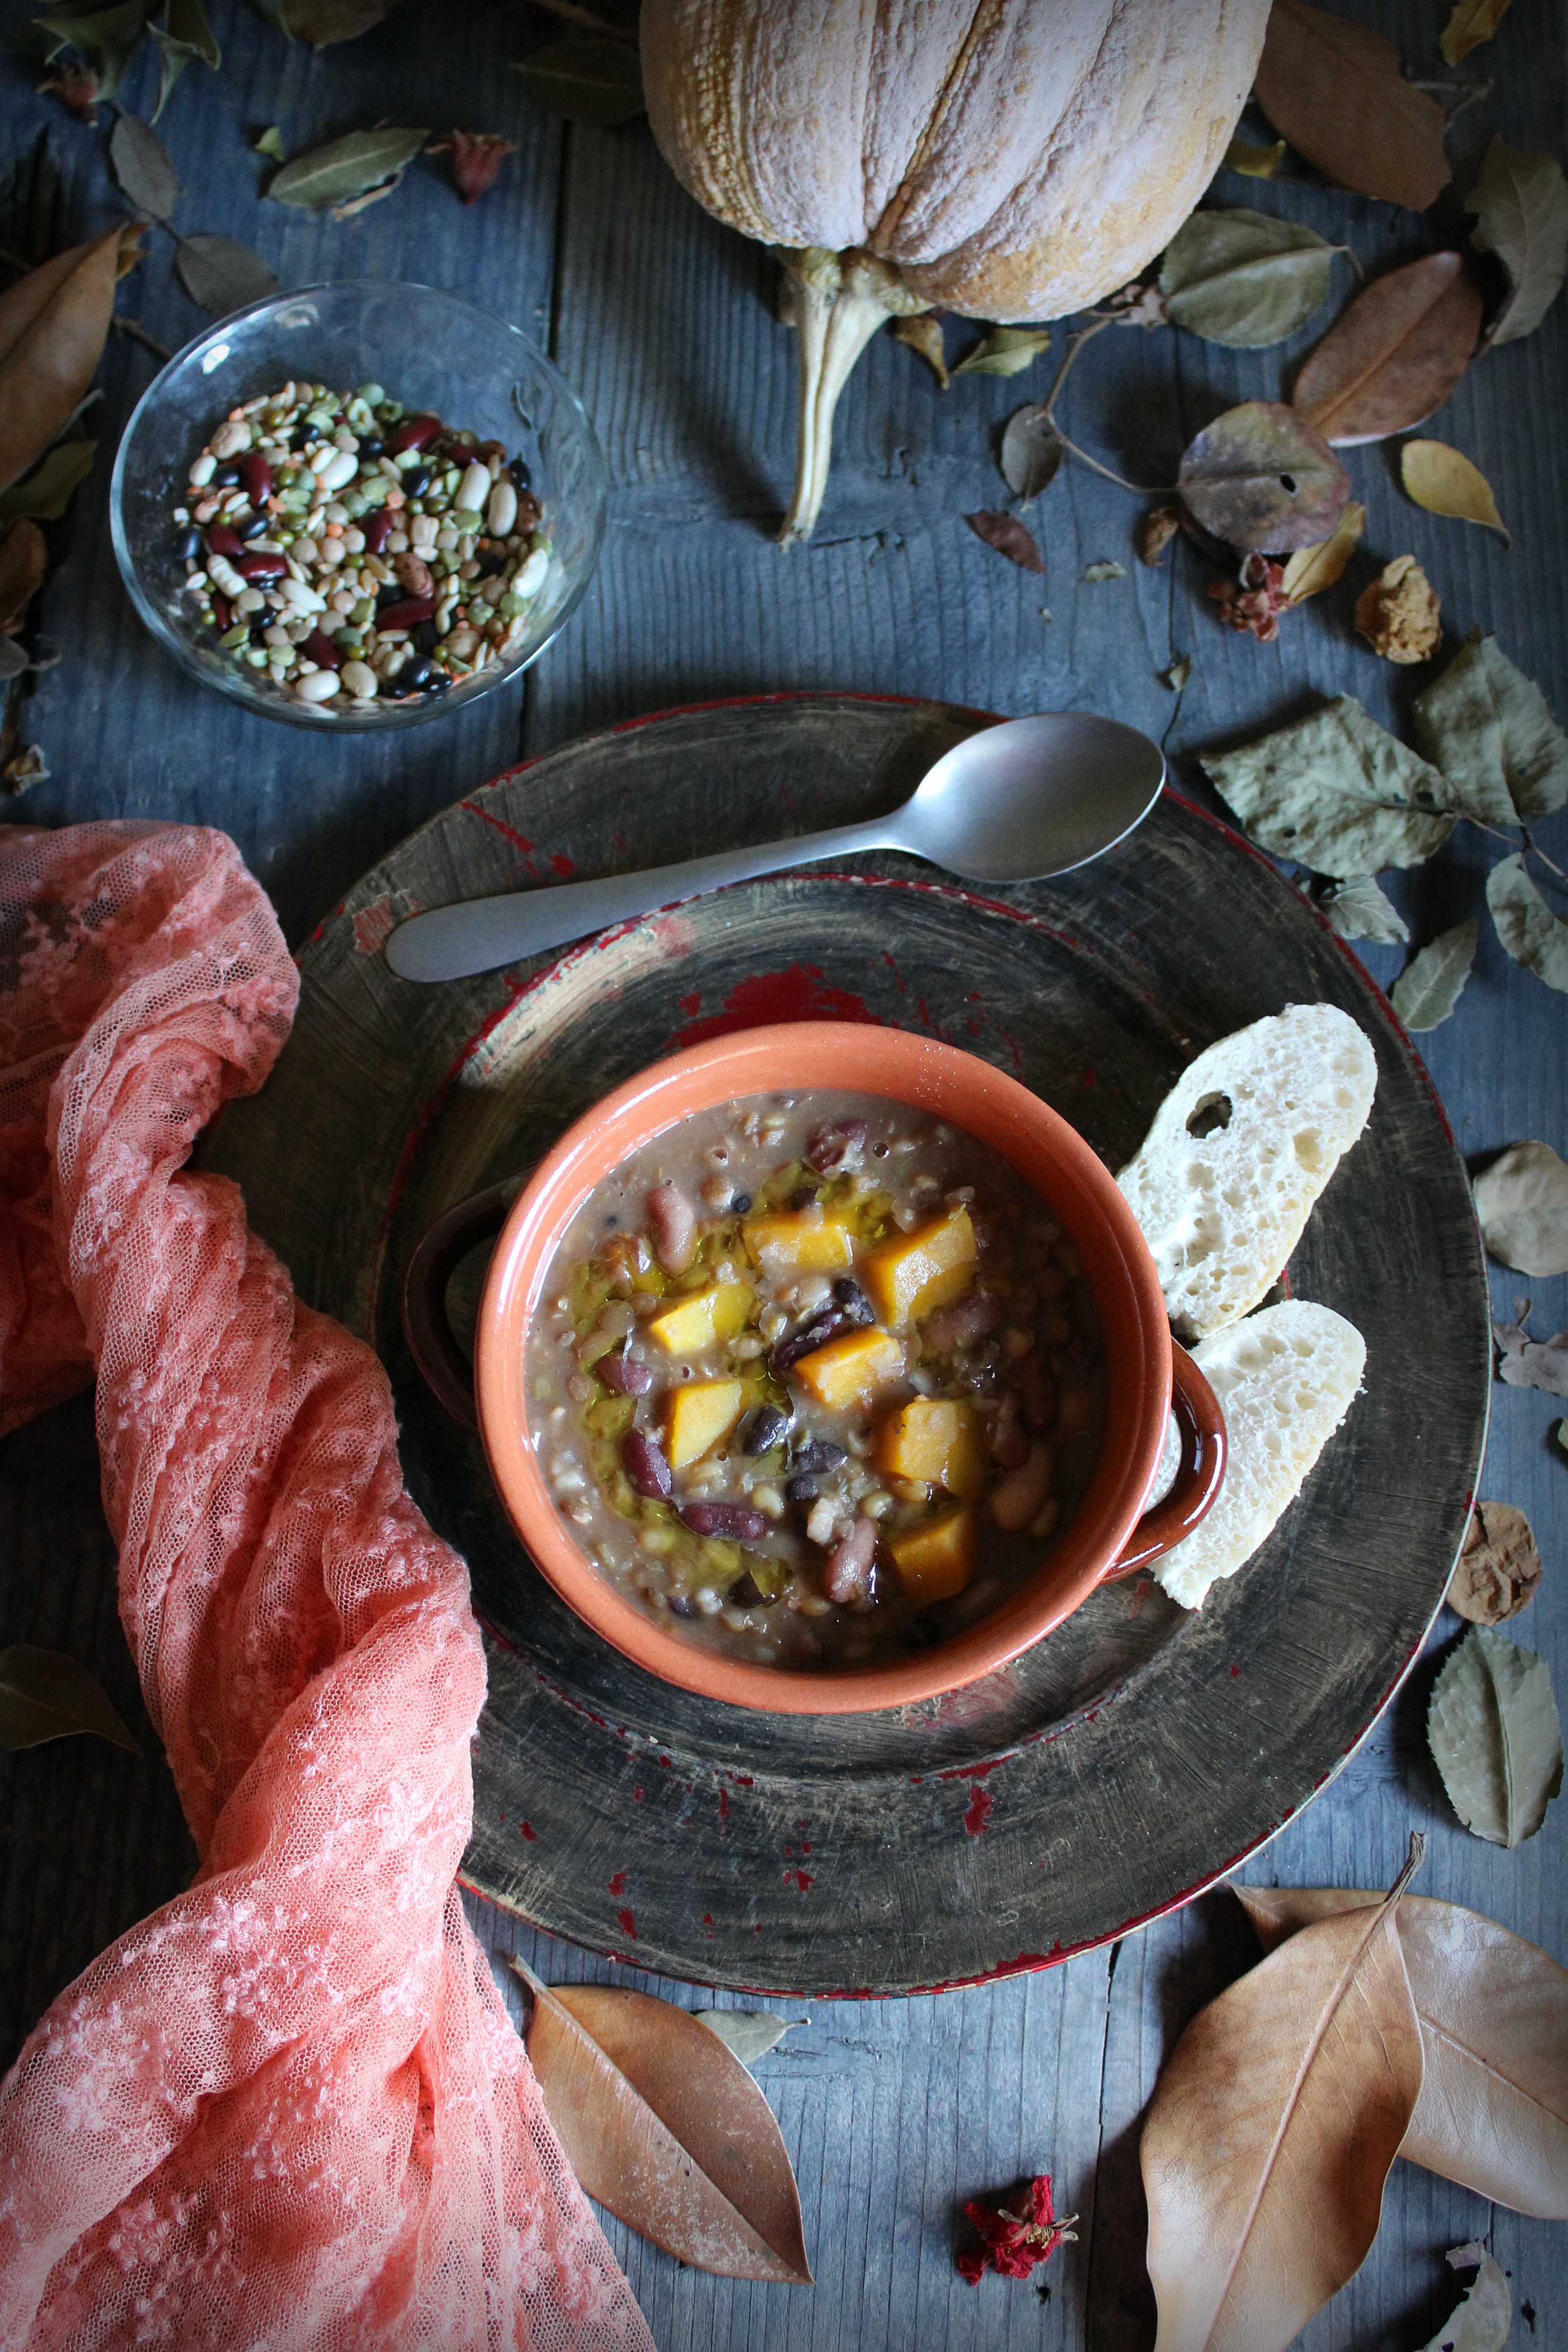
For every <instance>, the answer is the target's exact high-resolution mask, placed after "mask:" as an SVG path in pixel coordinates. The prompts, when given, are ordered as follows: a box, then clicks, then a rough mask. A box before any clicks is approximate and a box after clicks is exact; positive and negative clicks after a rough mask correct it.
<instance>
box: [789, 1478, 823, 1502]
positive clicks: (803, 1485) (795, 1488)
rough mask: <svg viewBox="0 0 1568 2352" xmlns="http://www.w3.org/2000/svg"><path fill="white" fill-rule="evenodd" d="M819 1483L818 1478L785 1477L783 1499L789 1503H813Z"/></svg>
mask: <svg viewBox="0 0 1568 2352" xmlns="http://www.w3.org/2000/svg"><path fill="white" fill-rule="evenodd" d="M821 1484H822V1482H821V1479H820V1478H811V1477H802V1478H787V1479H786V1480H785V1482H784V1495H785V1499H786V1500H787V1501H789V1502H791V1503H814V1502H815V1501H816V1499H817V1496H818V1494H819V1492H820V1490H821Z"/></svg>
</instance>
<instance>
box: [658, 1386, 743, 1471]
mask: <svg viewBox="0 0 1568 2352" xmlns="http://www.w3.org/2000/svg"><path fill="white" fill-rule="evenodd" d="M745 1407H746V1388H745V1384H744V1382H742V1381H686V1382H685V1384H684V1385H683V1386H682V1387H680V1388H678V1389H672V1390H671V1391H670V1402H669V1404H668V1406H667V1407H666V1409H665V1413H664V1459H665V1460H666V1461H667V1462H668V1464H669V1465H670V1467H671V1469H672V1470H685V1468H686V1467H687V1466H688V1465H690V1464H691V1463H693V1462H700V1461H701V1459H702V1457H703V1455H704V1454H711V1453H712V1452H713V1449H714V1447H715V1446H716V1445H718V1444H722V1443H723V1441H724V1439H725V1438H727V1436H728V1435H729V1433H730V1431H731V1430H732V1429H733V1428H734V1427H735V1424H736V1423H737V1421H738V1420H739V1419H740V1416H741V1413H742V1412H744V1410H745Z"/></svg>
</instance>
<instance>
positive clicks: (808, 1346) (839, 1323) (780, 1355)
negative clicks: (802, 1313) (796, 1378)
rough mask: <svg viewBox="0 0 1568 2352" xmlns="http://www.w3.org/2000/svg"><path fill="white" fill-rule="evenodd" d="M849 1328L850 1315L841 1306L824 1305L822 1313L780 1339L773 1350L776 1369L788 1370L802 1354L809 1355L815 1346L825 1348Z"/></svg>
mask: <svg viewBox="0 0 1568 2352" xmlns="http://www.w3.org/2000/svg"><path fill="white" fill-rule="evenodd" d="M849 1328H850V1320H849V1317H848V1316H847V1315H846V1314H844V1312H843V1310H842V1309H841V1307H824V1309H823V1310H822V1312H821V1315H813V1316H812V1318H811V1319H810V1322H809V1323H802V1324H801V1326H800V1329H799V1330H798V1331H792V1332H791V1333H790V1335H789V1339H780V1340H779V1345H778V1346H777V1347H776V1348H775V1349H774V1350H773V1363H774V1369H775V1370H778V1371H780V1372H787V1371H788V1370H789V1367H790V1365H791V1364H798V1363H799V1362H800V1359H801V1357H802V1356H809V1355H810V1353H811V1351H812V1349H815V1348H825V1347H826V1346H827V1343H828V1341H829V1340H830V1339H834V1338H836V1337H837V1335H838V1334H839V1332H841V1331H846V1330H848V1329H849Z"/></svg>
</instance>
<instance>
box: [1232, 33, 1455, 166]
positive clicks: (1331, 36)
mask: <svg viewBox="0 0 1568 2352" xmlns="http://www.w3.org/2000/svg"><path fill="white" fill-rule="evenodd" d="M1253 87H1254V88H1255V89H1256V91H1257V93H1258V100H1259V103H1260V105H1261V107H1262V109H1263V111H1264V113H1265V114H1266V115H1267V116H1268V118H1269V120H1270V122H1271V123H1272V124H1273V126H1274V128H1275V130H1276V131H1280V132H1281V134H1282V135H1283V136H1284V137H1285V138H1286V139H1288V140H1289V141H1290V142H1291V146H1292V147H1294V148H1295V150H1296V151H1297V152H1298V154H1301V155H1304V156H1305V157H1306V159H1307V161H1308V163H1313V164H1315V165H1316V166H1317V169H1318V170H1319V171H1320V172H1322V174H1323V175H1324V177H1325V178H1326V179H1330V180H1334V181H1337V182H1338V184H1339V185H1340V186H1341V187H1342V188H1354V190H1355V192H1356V194H1358V195H1363V196H1382V197H1385V199H1386V200H1387V202H1388V203H1389V204H1394V205H1408V207H1409V208H1410V210H1411V211H1412V212H1425V211H1426V209H1427V205H1429V204H1430V203H1431V202H1432V200H1433V198H1434V197H1435V196H1436V195H1437V192H1438V190H1439V189H1440V188H1442V187H1444V186H1446V185H1447V184H1448V179H1449V177H1450V173H1449V171H1448V158H1447V156H1446V155H1445V154H1444V152H1443V131H1444V128H1445V124H1446V121H1447V117H1446V116H1445V115H1444V112H1443V110H1442V108H1441V107H1440V106H1439V105H1438V103H1437V100H1436V99H1435V98H1430V97H1428V96H1427V93H1426V92H1425V91H1424V90H1418V89H1415V88H1414V87H1413V86H1412V85H1411V84H1410V83H1409V82H1407V81H1406V79H1405V77H1404V74H1403V73H1402V71H1401V70H1400V63H1399V52H1398V50H1397V49H1396V47H1394V44H1393V42H1392V41H1385V39H1384V38H1383V37H1382V35H1381V34H1379V33H1373V32H1369V31H1368V30H1367V28H1366V27H1365V26H1364V25H1356V24H1353V23H1352V22H1351V21H1350V19H1349V18H1348V17H1345V16H1330V15H1329V13H1328V12H1327V10H1326V9H1322V8H1312V7H1309V6H1308V5H1307V0H1274V6H1273V11H1272V14H1271V15H1270V18H1269V31H1268V35H1267V37H1266V38H1265V40H1264V43H1263V54H1262V57H1261V58H1260V59H1259V62H1258V72H1257V75H1256V77H1255V79H1254V84H1253Z"/></svg>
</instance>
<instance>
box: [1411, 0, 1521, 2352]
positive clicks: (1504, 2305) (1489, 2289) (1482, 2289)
mask: <svg viewBox="0 0 1568 2352" xmlns="http://www.w3.org/2000/svg"><path fill="white" fill-rule="evenodd" d="M1501 5H1503V6H1504V7H1506V6H1507V5H1508V0H1501ZM1443 2259H1444V2261H1445V2262H1446V2263H1448V2266H1449V2268H1450V2269H1452V2270H1457V2271H1469V2270H1473V2271H1474V2272H1475V2273H1476V2277H1475V2281H1474V2283H1473V2284H1471V2285H1470V2286H1468V2287H1467V2288H1466V2289H1465V2292H1464V2294H1463V2296H1462V2298H1461V2300H1460V2303H1459V2306H1458V2310H1457V2311H1454V2312H1451V2313H1450V2314H1449V2315H1448V2318H1447V2319H1446V2320H1445V2321H1444V2322H1443V2325H1442V2326H1441V2327H1439V2328H1438V2330H1437V2334H1436V2336H1433V2338H1432V2340H1431V2342H1430V2343H1429V2344H1428V2345H1427V2352H1502V2347H1503V2346H1504V2345H1505V2344H1506V2343H1507V2341H1508V2331H1509V2329H1510V2328H1511V2326H1512V2325H1513V2298H1512V2297H1511V2294H1509V2291H1508V2281H1507V2279H1506V2278H1505V2277H1504V2276H1503V2273H1502V2271H1501V2270H1500V2267H1499V2265H1498V2264H1497V2263H1494V2262H1493V2260H1492V2258H1491V2256H1490V2254H1489V2253H1488V2252H1487V2250H1486V2248H1485V2247H1484V2246H1482V2245H1469V2246H1450V2247H1449V2248H1448V2252H1447V2253H1446V2254H1445V2255H1444V2257H1443Z"/></svg>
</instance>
